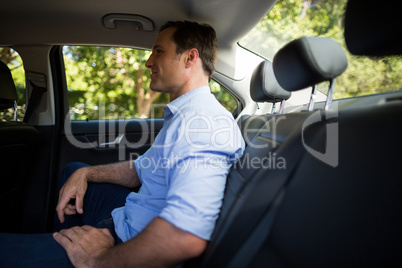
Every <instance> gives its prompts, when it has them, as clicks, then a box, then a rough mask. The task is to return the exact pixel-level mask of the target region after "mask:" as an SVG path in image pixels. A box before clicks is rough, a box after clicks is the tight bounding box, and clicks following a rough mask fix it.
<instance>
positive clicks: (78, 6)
mask: <svg viewBox="0 0 402 268" xmlns="http://www.w3.org/2000/svg"><path fill="white" fill-rule="evenodd" d="M274 2H275V0H268V1H267V0H202V1H199V0H146V1H143V0H113V1H112V0H70V1H61V0H36V1H32V0H6V1H2V4H1V9H0V27H1V34H0V45H2V46H5V45H38V44H49V45H54V44H92V45H96V44H103V45H121V46H133V47H139V48H151V46H152V44H153V41H154V38H155V36H156V34H157V31H158V29H159V27H160V26H161V25H162V24H163V23H165V22H166V21H168V20H192V21H198V22H203V23H208V24H211V25H212V26H213V27H214V28H215V30H216V32H217V36H218V46H219V47H221V48H224V47H230V46H232V45H233V43H235V42H237V41H238V40H239V39H240V38H241V37H242V36H243V35H244V34H245V33H247V32H248V31H249V30H250V29H252V28H253V26H254V25H255V24H257V23H258V22H259V21H260V20H261V18H262V17H263V16H264V15H265V14H266V13H267V12H268V10H269V9H270V8H271V6H272V5H273V4H274ZM107 14H133V15H141V16H144V17H147V18H149V19H150V20H152V21H153V25H154V31H152V32H148V31H143V30H137V26H136V25H135V24H134V23H130V22H118V23H116V28H115V29H107V28H106V27H105V26H104V24H103V18H104V16H105V15H107Z"/></svg>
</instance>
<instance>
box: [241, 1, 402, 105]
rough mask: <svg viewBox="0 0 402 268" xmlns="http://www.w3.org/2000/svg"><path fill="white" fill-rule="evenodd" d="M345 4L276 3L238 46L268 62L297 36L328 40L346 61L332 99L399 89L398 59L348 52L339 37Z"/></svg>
mask: <svg viewBox="0 0 402 268" xmlns="http://www.w3.org/2000/svg"><path fill="white" fill-rule="evenodd" d="M346 1H347V0H281V1H278V3H277V4H276V5H275V6H274V7H273V8H272V10H271V11H270V12H268V14H267V15H266V16H265V17H264V18H263V19H262V20H261V22H260V23H259V24H258V25H257V26H256V27H255V28H254V29H253V31H251V32H250V33H249V34H248V35H247V36H245V37H244V38H243V39H242V40H241V41H240V42H239V44H240V45H241V46H244V47H246V48H247V49H249V50H251V51H254V52H255V53H257V54H259V55H261V56H263V57H265V58H267V59H270V60H272V58H273V56H274V54H275V53H276V52H277V51H278V50H279V49H280V48H281V47H282V46H284V45H285V44H286V43H287V42H289V41H291V40H294V39H297V38H299V37H301V36H324V37H331V38H333V39H334V40H336V41H337V42H338V43H340V44H341V45H342V47H343V48H344V51H345V52H346V54H347V57H348V61H349V65H348V68H347V69H346V71H345V72H344V73H343V74H342V75H341V76H339V77H338V78H337V79H336V83H335V86H336V87H335V92H334V97H335V98H346V97H353V96H359V95H367V94H374V93H381V92H388V91H395V90H400V89H401V88H400V87H401V84H402V78H401V75H400V74H401V71H402V63H401V57H400V56H395V57H384V58H381V59H379V58H367V57H358V56H353V55H351V54H350V53H349V52H348V50H347V48H346V45H345V41H344V37H343V32H344V12H345V5H346ZM390 27H393V26H392V25H390ZM325 88H327V86H325ZM318 89H320V87H318Z"/></svg>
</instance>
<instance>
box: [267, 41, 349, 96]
mask: <svg viewBox="0 0 402 268" xmlns="http://www.w3.org/2000/svg"><path fill="white" fill-rule="evenodd" d="M347 66H348V59H347V57H346V54H345V52H344V51H343V49H342V47H341V45H339V44H338V43H337V42H335V41H334V40H333V39H331V38H327V37H302V38H299V39H296V40H294V41H292V42H290V43H288V44H287V45H285V46H284V47H283V48H281V49H280V50H279V51H278V52H277V53H276V54H275V56H274V60H273V69H274V73H275V76H276V79H277V80H278V83H279V84H280V85H281V86H282V87H283V88H284V89H286V90H289V91H295V90H299V89H303V88H307V87H309V86H313V85H316V84H318V83H321V82H324V81H331V80H332V79H334V78H335V77H337V76H338V75H340V74H342V73H343V72H344V71H345V70H346V68H347Z"/></svg>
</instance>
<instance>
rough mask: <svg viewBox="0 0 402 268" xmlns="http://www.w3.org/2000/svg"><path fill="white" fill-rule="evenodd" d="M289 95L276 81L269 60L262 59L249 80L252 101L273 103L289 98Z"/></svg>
mask: <svg viewBox="0 0 402 268" xmlns="http://www.w3.org/2000/svg"><path fill="white" fill-rule="evenodd" d="M290 95H291V93H290V92H289V91H286V90H284V89H283V88H282V87H281V86H280V85H279V84H278V82H277V81H276V78H275V75H274V71H273V69H272V63H271V62H269V61H262V62H261V63H260V64H258V66H257V67H256V68H255V69H254V72H253V75H252V76H251V81H250V96H251V98H252V99H253V101H255V102H272V103H275V102H280V101H282V100H287V99H289V98H290Z"/></svg>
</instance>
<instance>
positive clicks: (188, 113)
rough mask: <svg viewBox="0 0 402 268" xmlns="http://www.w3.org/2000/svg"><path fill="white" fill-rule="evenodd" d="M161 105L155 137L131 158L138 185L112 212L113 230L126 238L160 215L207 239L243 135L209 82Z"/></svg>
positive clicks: (242, 144)
mask: <svg viewBox="0 0 402 268" xmlns="http://www.w3.org/2000/svg"><path fill="white" fill-rule="evenodd" d="M164 109H165V121H164V125H163V127H162V129H161V131H160V132H159V134H158V136H157V137H156V138H155V142H154V143H153V145H152V146H151V148H150V149H149V150H148V151H147V152H146V153H145V154H143V155H142V156H140V157H139V158H137V159H136V160H135V161H134V163H135V167H136V171H137V174H138V177H139V179H140V181H141V183H142V185H141V188H140V190H139V191H138V193H135V192H132V193H130V194H129V195H128V197H127V200H126V205H125V206H124V207H121V208H117V209H115V210H114V211H113V212H112V216H113V219H114V222H115V229H116V233H117V235H118V236H119V237H120V238H121V239H122V240H123V241H127V240H129V239H130V238H132V237H134V236H136V235H137V234H138V233H139V232H141V231H142V230H143V229H144V228H145V227H146V226H147V225H148V224H149V223H150V222H151V221H152V220H153V219H154V218H155V217H157V216H159V217H161V218H163V219H165V220H167V221H168V222H170V223H171V224H173V225H175V226H176V227H178V228H180V229H182V230H184V231H187V232H190V233H192V234H194V235H196V236H198V237H201V238H202V239H205V240H209V239H210V237H211V234H212V231H213V229H214V226H215V221H216V219H217V218H218V215H219V211H220V207H221V204H222V198H223V193H224V189H225V184H226V176H227V174H228V172H229V169H230V167H231V166H232V165H233V163H235V162H236V161H237V160H238V158H239V157H240V156H241V155H242V154H243V151H244V141H243V138H242V136H241V133H240V130H239V128H238V126H237V124H236V122H235V120H234V119H233V117H232V115H231V114H230V113H229V112H228V111H227V110H226V109H225V108H224V107H222V105H221V104H220V103H219V102H218V101H217V100H216V99H215V97H214V96H213V95H212V94H211V92H210V88H209V87H200V88H196V89H193V90H191V91H190V92H188V93H186V94H184V95H182V96H180V97H179V98H177V99H175V100H174V101H172V102H171V103H169V104H168V105H167V106H166V107H165V108H164Z"/></svg>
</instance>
